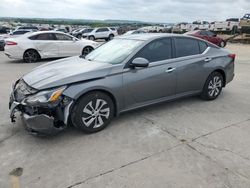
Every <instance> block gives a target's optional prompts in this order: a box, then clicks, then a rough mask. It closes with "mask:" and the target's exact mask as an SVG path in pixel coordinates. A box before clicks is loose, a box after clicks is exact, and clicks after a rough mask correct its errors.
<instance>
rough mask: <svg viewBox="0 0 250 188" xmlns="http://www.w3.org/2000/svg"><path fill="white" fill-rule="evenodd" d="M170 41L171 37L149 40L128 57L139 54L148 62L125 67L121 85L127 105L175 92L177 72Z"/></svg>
mask: <svg viewBox="0 0 250 188" xmlns="http://www.w3.org/2000/svg"><path fill="white" fill-rule="evenodd" d="M171 43H172V40H171V38H163V39H157V40H154V41H152V42H150V43H149V44H147V45H146V46H145V47H144V48H143V49H141V50H140V51H139V52H138V53H137V54H136V55H135V56H134V57H133V58H132V59H131V61H130V62H132V61H133V59H135V58H137V57H142V58H145V59H147V60H148V61H149V62H150V63H149V66H148V67H145V68H129V67H127V68H125V69H124V73H123V82H124V87H123V88H124V94H125V95H124V96H125V104H126V108H127V109H129V108H133V107H136V106H141V105H143V104H145V103H148V102H150V101H154V100H157V99H161V98H164V97H169V96H173V95H175V86H176V73H175V71H174V66H175V65H174V62H173V61H172V59H171V58H172V56H173V53H172V52H173V50H172V45H171ZM130 62H129V63H130Z"/></svg>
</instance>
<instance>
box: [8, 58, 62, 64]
mask: <svg viewBox="0 0 250 188" xmlns="http://www.w3.org/2000/svg"><path fill="white" fill-rule="evenodd" d="M59 59H63V57H61V58H48V59H40V60H39V61H37V62H34V63H26V62H24V61H23V60H15V59H8V60H6V63H12V64H39V63H48V62H50V61H55V60H59Z"/></svg>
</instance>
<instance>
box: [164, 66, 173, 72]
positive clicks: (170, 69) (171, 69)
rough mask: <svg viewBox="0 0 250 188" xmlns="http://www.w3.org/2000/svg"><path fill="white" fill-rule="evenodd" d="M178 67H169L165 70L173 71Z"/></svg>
mask: <svg viewBox="0 0 250 188" xmlns="http://www.w3.org/2000/svg"><path fill="white" fill-rule="evenodd" d="M175 69H176V68H172V67H169V68H168V69H167V70H166V71H165V72H167V73H171V72H173V71H174V70H175Z"/></svg>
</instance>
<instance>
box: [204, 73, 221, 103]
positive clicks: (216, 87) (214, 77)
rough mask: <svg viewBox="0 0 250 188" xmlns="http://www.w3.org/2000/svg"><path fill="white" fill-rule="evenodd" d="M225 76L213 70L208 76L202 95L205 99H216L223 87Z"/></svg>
mask: <svg viewBox="0 0 250 188" xmlns="http://www.w3.org/2000/svg"><path fill="white" fill-rule="evenodd" d="M223 82H224V80H223V76H222V75H221V73H219V72H213V73H212V74H210V75H209V77H208V78H207V81H206V83H205V85H204V87H203V91H202V93H201V97H202V98H203V99H205V100H214V99H216V98H217V97H218V96H219V95H220V93H221V91H222V87H223Z"/></svg>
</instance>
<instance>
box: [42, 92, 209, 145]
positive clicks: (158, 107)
mask: <svg viewBox="0 0 250 188" xmlns="http://www.w3.org/2000/svg"><path fill="white" fill-rule="evenodd" d="M202 102H203V103H204V101H203V100H201V99H200V98H199V97H198V96H192V97H186V98H181V99H178V100H173V101H166V102H162V103H158V104H153V105H150V106H146V107H142V108H138V109H135V110H131V111H128V112H124V113H122V114H120V115H119V116H118V117H115V118H114V119H113V120H112V121H111V123H110V125H108V126H107V128H105V129H104V130H103V131H100V132H97V133H92V134H88V133H84V132H83V131H81V130H79V129H77V128H75V127H74V126H72V125H71V126H68V127H67V128H66V129H65V130H63V131H62V132H59V133H58V134H55V135H48V136H42V137H38V138H40V139H49V140H57V139H59V140H60V139H63V138H65V137H66V138H67V139H74V138H77V137H83V136H90V135H93V134H105V132H106V131H110V130H111V129H112V128H113V127H114V126H121V125H122V126H124V124H121V123H120V122H123V121H126V119H131V117H134V116H140V117H147V115H148V114H158V113H160V112H161V111H165V112H168V111H169V112H171V111H172V110H173V109H174V108H179V107H182V106H187V107H188V106H190V105H194V104H196V103H202ZM205 102H206V101H205ZM126 126H129V124H127V125H126Z"/></svg>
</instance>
